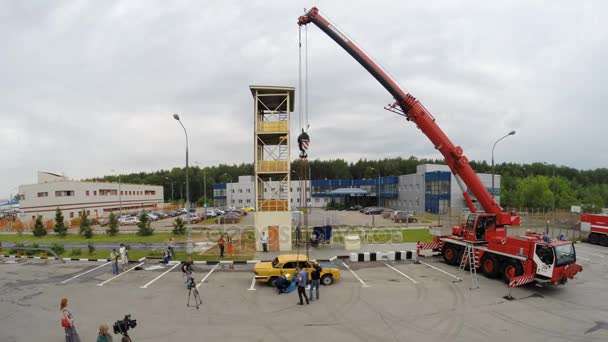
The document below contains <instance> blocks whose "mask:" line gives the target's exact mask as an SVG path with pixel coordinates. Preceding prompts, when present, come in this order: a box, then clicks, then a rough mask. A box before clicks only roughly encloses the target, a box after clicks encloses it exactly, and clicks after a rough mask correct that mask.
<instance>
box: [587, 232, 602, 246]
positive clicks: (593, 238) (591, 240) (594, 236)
mask: <svg viewBox="0 0 608 342" xmlns="http://www.w3.org/2000/svg"><path fill="white" fill-rule="evenodd" d="M587 241H589V243H590V244H592V245H597V244H599V243H600V236H599V235H597V234H595V233H591V234H589V239H587Z"/></svg>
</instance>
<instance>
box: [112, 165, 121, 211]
mask: <svg viewBox="0 0 608 342" xmlns="http://www.w3.org/2000/svg"><path fill="white" fill-rule="evenodd" d="M111 171H112V172H116V170H111ZM118 210H119V211H120V216H122V191H121V190H120V173H119V174H118Z"/></svg>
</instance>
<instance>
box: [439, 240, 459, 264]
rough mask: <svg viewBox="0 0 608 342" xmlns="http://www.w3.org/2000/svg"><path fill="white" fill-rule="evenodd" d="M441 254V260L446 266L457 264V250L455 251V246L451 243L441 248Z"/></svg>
mask: <svg viewBox="0 0 608 342" xmlns="http://www.w3.org/2000/svg"><path fill="white" fill-rule="evenodd" d="M441 254H442V255H443V260H445V262H446V263H447V264H448V265H456V264H457V263H458V250H457V249H456V246H454V245H452V244H451V243H447V244H446V245H445V246H444V247H443V251H442V252H441Z"/></svg>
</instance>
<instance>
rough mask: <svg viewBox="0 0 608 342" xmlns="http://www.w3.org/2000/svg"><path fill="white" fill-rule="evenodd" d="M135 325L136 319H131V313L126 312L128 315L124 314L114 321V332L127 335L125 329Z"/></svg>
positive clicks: (133, 327)
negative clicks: (120, 318) (123, 316)
mask: <svg viewBox="0 0 608 342" xmlns="http://www.w3.org/2000/svg"><path fill="white" fill-rule="evenodd" d="M136 326H137V320H135V319H131V315H130V314H128V315H125V318H124V319H122V320H118V321H116V323H114V333H115V334H122V335H125V336H128V335H127V331H128V330H129V329H135V327H136Z"/></svg>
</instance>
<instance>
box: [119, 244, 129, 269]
mask: <svg viewBox="0 0 608 342" xmlns="http://www.w3.org/2000/svg"><path fill="white" fill-rule="evenodd" d="M119 251H120V259H121V262H122V270H123V271H126V270H127V265H129V257H128V256H127V247H126V246H125V244H124V243H121V244H120V249H119Z"/></svg>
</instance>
